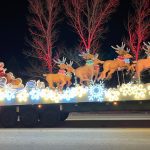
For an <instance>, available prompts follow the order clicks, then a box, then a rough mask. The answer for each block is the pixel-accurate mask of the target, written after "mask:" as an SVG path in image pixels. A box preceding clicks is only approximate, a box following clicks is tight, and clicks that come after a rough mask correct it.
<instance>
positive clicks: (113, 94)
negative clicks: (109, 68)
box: [105, 88, 120, 101]
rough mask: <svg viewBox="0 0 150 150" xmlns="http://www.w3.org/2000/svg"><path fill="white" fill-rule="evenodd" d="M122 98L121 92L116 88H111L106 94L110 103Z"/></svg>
mask: <svg viewBox="0 0 150 150" xmlns="http://www.w3.org/2000/svg"><path fill="white" fill-rule="evenodd" d="M119 97H120V92H119V91H118V90H117V89H115V88H110V89H108V90H107V91H106V92H105V98H106V99H107V100H108V101H118V100H119Z"/></svg>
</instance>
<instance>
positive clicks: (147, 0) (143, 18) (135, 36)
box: [127, 0, 150, 60]
mask: <svg viewBox="0 0 150 150" xmlns="http://www.w3.org/2000/svg"><path fill="white" fill-rule="evenodd" d="M132 5H133V9H134V11H133V12H130V13H129V16H128V23H127V30H128V35H129V38H128V39H127V43H128V45H129V46H130V48H131V50H132V52H133V54H134V55H135V59H136V60H138V58H139V52H140V50H142V43H143V42H144V41H145V40H147V39H148V38H149V37H150V0H132Z"/></svg>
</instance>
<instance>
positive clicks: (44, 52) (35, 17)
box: [27, 0, 60, 72]
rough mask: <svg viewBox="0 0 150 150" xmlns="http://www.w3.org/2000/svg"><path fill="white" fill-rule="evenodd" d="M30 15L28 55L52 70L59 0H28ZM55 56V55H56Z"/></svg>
mask: <svg viewBox="0 0 150 150" xmlns="http://www.w3.org/2000/svg"><path fill="white" fill-rule="evenodd" d="M28 2H29V11H30V17H29V19H28V22H29V31H30V35H31V40H30V42H29V44H30V45H31V46H32V51H30V52H27V53H28V55H30V56H32V57H36V58H38V59H39V60H40V61H41V62H42V64H44V66H45V67H46V68H47V69H48V71H49V72H52V69H53V67H54V65H55V64H54V63H53V61H52V57H53V56H52V49H53V46H54V43H55V40H56V30H55V26H56V24H57V22H58V21H59V20H58V19H57V16H58V13H59V10H60V8H59V0H28ZM56 57H57V56H56Z"/></svg>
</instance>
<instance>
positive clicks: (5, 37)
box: [0, 0, 130, 69]
mask: <svg viewBox="0 0 150 150" xmlns="http://www.w3.org/2000/svg"><path fill="white" fill-rule="evenodd" d="M1 1H2V2H1V4H0V61H4V62H5V64H6V67H7V68H8V66H7V65H9V67H11V66H10V63H9V62H11V59H12V60H13V57H15V58H16V60H17V62H18V63H19V65H20V66H21V67H22V68H23V67H24V66H26V63H25V56H24V55H23V54H22V51H23V49H25V48H26V45H25V36H26V35H27V33H28V28H27V21H26V16H27V15H28V8H27V0H1ZM129 7H130V0H120V6H119V7H118V8H117V11H116V12H115V13H114V14H113V15H112V17H111V20H110V21H109V22H108V24H107V25H108V27H109V31H108V32H107V34H106V35H105V40H104V41H103V45H102V49H110V45H111V44H117V43H120V42H121V38H122V37H123V35H124V34H125V29H124V26H123V23H124V22H125V20H126V17H127V14H128V8H129ZM64 24H65V23H63V24H60V31H59V32H60V36H59V41H61V40H62V37H63V39H65V41H64V42H65V43H68V41H69V43H70V45H73V44H74V40H75V38H74V37H75V36H74V34H73V33H72V31H71V30H70V28H69V26H66V25H64ZM64 35H65V37H64ZM71 36H72V38H71ZM70 39H73V40H70ZM104 55H105V56H106V57H107V53H104ZM11 65H14V64H11ZM14 67H15V66H14ZM8 69H9V68H8Z"/></svg>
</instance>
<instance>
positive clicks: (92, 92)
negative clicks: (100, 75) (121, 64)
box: [88, 82, 105, 102]
mask: <svg viewBox="0 0 150 150" xmlns="http://www.w3.org/2000/svg"><path fill="white" fill-rule="evenodd" d="M88 93H89V95H88V98H89V101H98V102H102V101H103V100H104V93H105V88H104V84H103V82H100V84H95V85H90V86H89V90H88Z"/></svg>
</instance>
